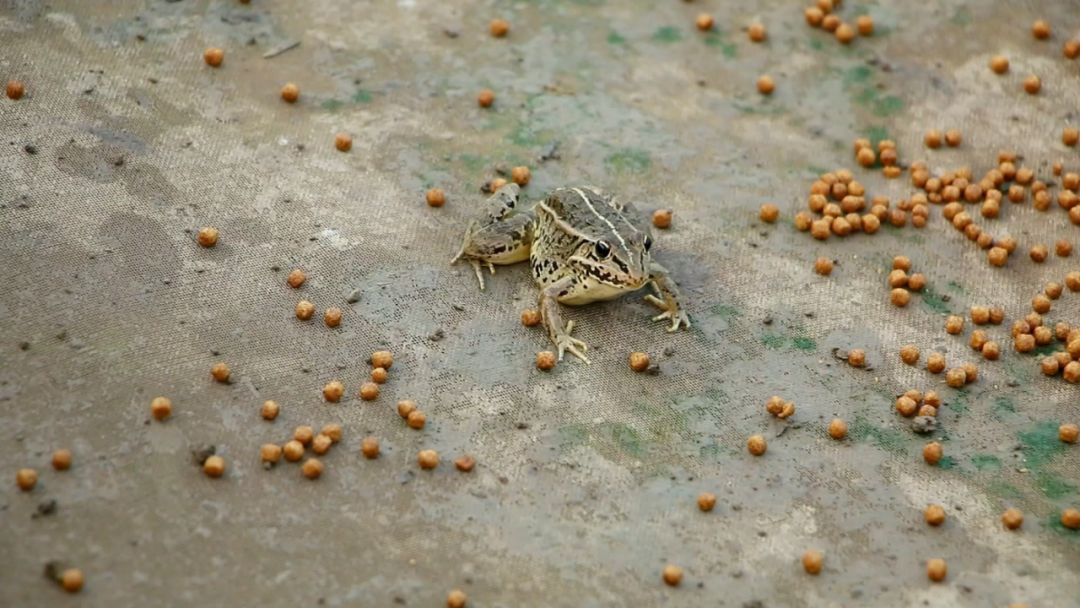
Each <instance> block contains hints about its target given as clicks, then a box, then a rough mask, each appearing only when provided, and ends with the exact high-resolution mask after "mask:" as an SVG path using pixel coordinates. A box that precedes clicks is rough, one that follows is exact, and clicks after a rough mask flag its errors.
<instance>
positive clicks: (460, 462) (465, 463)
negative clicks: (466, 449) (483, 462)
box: [454, 454, 476, 473]
mask: <svg viewBox="0 0 1080 608" xmlns="http://www.w3.org/2000/svg"><path fill="white" fill-rule="evenodd" d="M475 467H476V459H475V458H473V457H472V456H469V455H468V454H465V455H464V456H459V457H458V458H456V459H455V460H454V468H456V469H457V470H459V471H461V472H462V473H468V472H470V471H472V470H473V469H474V468H475Z"/></svg>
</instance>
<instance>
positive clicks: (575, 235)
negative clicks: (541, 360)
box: [450, 182, 690, 364]
mask: <svg viewBox="0 0 1080 608" xmlns="http://www.w3.org/2000/svg"><path fill="white" fill-rule="evenodd" d="M526 207H527V208H526ZM652 248H653V238H652V234H651V232H650V231H649V229H648V227H647V225H646V223H645V222H644V221H643V220H642V218H641V216H640V215H639V214H638V213H637V211H636V209H635V208H634V206H633V205H632V204H629V203H623V202H622V201H620V200H619V199H618V198H616V197H615V196H612V195H609V194H607V193H605V192H604V191H603V190H601V189H599V188H596V187H593V186H575V187H566V188H557V189H555V190H553V191H551V192H550V193H549V194H547V196H546V197H544V198H543V199H542V200H540V201H538V202H536V203H535V204H533V205H531V206H525V205H523V204H522V200H521V189H520V187H519V186H518V185H517V184H515V183H513V182H510V183H507V184H505V185H503V186H501V187H500V188H498V189H497V190H496V191H495V192H494V193H493V194H492V195H491V197H490V198H489V199H488V200H487V201H486V203H485V205H484V214H483V216H482V217H481V218H480V219H477V220H473V221H471V222H470V223H469V224H468V226H467V227H466V229H465V236H464V239H463V241H462V245H461V248H460V249H459V250H458V252H457V254H456V255H454V257H453V258H452V259H451V260H450V263H451V264H455V263H457V262H458V261H466V262H468V263H470V264H471V265H472V267H473V271H474V272H475V274H476V278H477V281H478V282H479V284H480V290H481V291H483V290H484V288H485V284H484V273H483V270H484V268H486V269H487V270H488V271H489V273H490V274H492V275H494V274H495V266H496V265H500V266H502V265H510V264H517V263H520V262H525V261H528V262H529V264H530V266H531V268H532V275H533V279H534V280H535V282H536V284H537V286H538V287H539V296H538V308H539V310H540V318H541V322H542V323H543V325H544V329H545V330H546V331H547V334H548V337H549V338H550V340H551V342H552V343H553V344H554V345H555V348H556V349H557V351H558V360H559V361H562V360H563V357H564V355H565V353H570V354H571V355H573V356H575V357H577V358H578V359H580V360H581V361H583V362H584V363H585V364H589V363H590V361H589V358H588V357H587V356H586V354H585V353H586V351H587V350H588V345H587V344H586V343H585V342H584V341H582V340H580V339H578V338H575V337H574V336H573V335H572V332H573V330H574V321H573V320H564V319H563V313H562V305H567V306H581V305H584V304H589V303H592V302H600V301H605V300H613V299H615V298H619V297H621V296H623V295H626V294H628V293H633V292H637V291H639V290H641V289H643V288H646V287H649V288H651V290H652V291H653V293H649V294H647V295H645V296H644V300H645V301H646V302H648V303H649V304H651V305H653V306H655V307H656V308H657V309H658V310H659V314H657V315H656V316H654V317H652V319H653V321H664V322H666V323H667V331H668V332H675V331H678V330H679V329H680V328H685V329H689V327H690V318H689V316H688V315H687V312H686V309H685V308H684V306H683V304H682V297H681V295H680V293H679V288H678V285H677V284H676V283H675V281H674V280H673V279H672V278H671V276H670V273H669V272H668V270H667V269H666V268H664V267H663V266H662V265H660V264H659V263H658V262H656V261H655V260H654V259H653V257H652Z"/></svg>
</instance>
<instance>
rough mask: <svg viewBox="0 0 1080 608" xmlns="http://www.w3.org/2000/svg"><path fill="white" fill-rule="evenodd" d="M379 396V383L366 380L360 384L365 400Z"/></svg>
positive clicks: (361, 394) (362, 396)
mask: <svg viewBox="0 0 1080 608" xmlns="http://www.w3.org/2000/svg"><path fill="white" fill-rule="evenodd" d="M378 397H379V385H378V384H376V383H374V382H365V383H363V384H361V385H360V398H361V399H363V400H364V401H373V400H375V399H377V398H378Z"/></svg>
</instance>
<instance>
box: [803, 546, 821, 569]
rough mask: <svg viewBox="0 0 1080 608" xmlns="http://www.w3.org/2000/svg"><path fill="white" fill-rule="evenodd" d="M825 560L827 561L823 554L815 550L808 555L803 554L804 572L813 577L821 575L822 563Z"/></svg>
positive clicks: (811, 550) (808, 552) (807, 553)
mask: <svg viewBox="0 0 1080 608" xmlns="http://www.w3.org/2000/svg"><path fill="white" fill-rule="evenodd" d="M824 560H825V557H824V556H823V555H822V554H821V552H820V551H815V550H813V549H810V550H809V551H807V552H806V553H803V556H802V565H803V570H805V571H806V573H807V574H813V575H817V574H820V573H821V566H822V562H823V561H824Z"/></svg>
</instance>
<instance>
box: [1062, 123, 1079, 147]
mask: <svg viewBox="0 0 1080 608" xmlns="http://www.w3.org/2000/svg"><path fill="white" fill-rule="evenodd" d="M1077 142H1080V129H1076V128H1073V127H1065V129H1064V130H1063V131H1062V132H1061V143H1063V144H1065V145H1066V146H1069V147H1072V146H1075V145H1076V144H1077Z"/></svg>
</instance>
